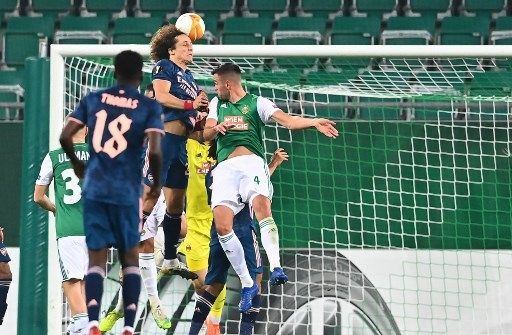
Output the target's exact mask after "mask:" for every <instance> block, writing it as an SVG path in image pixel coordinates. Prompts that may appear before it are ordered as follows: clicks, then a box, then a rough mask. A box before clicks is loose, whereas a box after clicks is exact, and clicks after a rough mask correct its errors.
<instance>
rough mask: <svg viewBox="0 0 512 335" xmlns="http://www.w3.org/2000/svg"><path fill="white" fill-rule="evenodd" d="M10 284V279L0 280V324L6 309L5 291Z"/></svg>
mask: <svg viewBox="0 0 512 335" xmlns="http://www.w3.org/2000/svg"><path fill="white" fill-rule="evenodd" d="M10 285H11V279H2V280H0V325H1V324H2V323H3V321H4V316H5V312H6V311H7V293H8V292H9V286H10Z"/></svg>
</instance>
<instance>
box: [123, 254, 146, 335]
mask: <svg viewBox="0 0 512 335" xmlns="http://www.w3.org/2000/svg"><path fill="white" fill-rule="evenodd" d="M119 256H120V257H119V258H120V261H121V267H122V269H123V302H124V330H127V331H131V332H132V333H133V331H134V330H133V329H134V324H135V315H136V313H137V305H138V302H139V295H140V289H141V277H140V270H139V251H138V247H137V246H134V247H131V248H128V249H125V250H123V249H120V250H119Z"/></svg>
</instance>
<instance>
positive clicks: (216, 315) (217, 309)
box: [208, 286, 226, 325]
mask: <svg viewBox="0 0 512 335" xmlns="http://www.w3.org/2000/svg"><path fill="white" fill-rule="evenodd" d="M225 302H226V286H224V288H223V289H222V291H220V294H219V296H218V297H217V299H215V302H214V303H213V306H212V309H211V311H210V315H208V318H209V319H210V321H211V322H212V323H214V324H216V325H218V324H219V323H220V319H221V317H222V308H223V307H224V303H225Z"/></svg>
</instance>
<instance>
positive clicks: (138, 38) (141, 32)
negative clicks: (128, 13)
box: [112, 17, 163, 44]
mask: <svg viewBox="0 0 512 335" xmlns="http://www.w3.org/2000/svg"><path fill="white" fill-rule="evenodd" d="M162 24H163V22H162V18H158V17H124V18H119V19H117V20H115V21H114V30H113V32H112V42H113V43H114V44H123V43H129V44H147V43H149V41H150V40H151V37H152V36H153V34H154V33H155V31H157V30H158V28H160V27H161V26H162Z"/></svg>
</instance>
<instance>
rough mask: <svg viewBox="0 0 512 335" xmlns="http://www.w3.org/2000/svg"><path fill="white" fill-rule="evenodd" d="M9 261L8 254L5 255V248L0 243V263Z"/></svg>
mask: <svg viewBox="0 0 512 335" xmlns="http://www.w3.org/2000/svg"><path fill="white" fill-rule="evenodd" d="M10 261H11V257H9V254H8V253H7V248H6V247H5V245H4V244H3V242H0V262H1V263H9V262H10Z"/></svg>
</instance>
